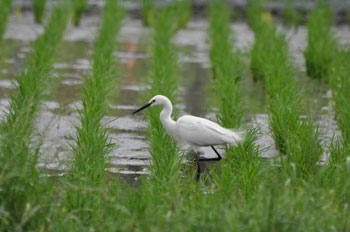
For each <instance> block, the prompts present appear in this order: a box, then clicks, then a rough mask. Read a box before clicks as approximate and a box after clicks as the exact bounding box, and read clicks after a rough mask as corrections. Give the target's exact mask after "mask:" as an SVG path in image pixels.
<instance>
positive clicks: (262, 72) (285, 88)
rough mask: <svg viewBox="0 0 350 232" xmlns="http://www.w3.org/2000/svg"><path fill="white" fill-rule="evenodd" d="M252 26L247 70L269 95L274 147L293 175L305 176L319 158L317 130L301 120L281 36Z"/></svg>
mask: <svg viewBox="0 0 350 232" xmlns="http://www.w3.org/2000/svg"><path fill="white" fill-rule="evenodd" d="M251 17H256V16H255V15H254V16H251ZM254 22H257V25H256V26H254V27H253V30H254V32H255V43H254V46H253V49H252V51H251V70H252V72H253V75H254V77H255V79H257V80H262V81H263V82H264V84H265V88H266V91H267V93H268V95H269V103H268V104H269V112H270V117H269V120H270V128H271V131H272V132H273V136H274V139H275V143H276V147H277V148H278V150H279V151H280V154H281V155H282V154H286V155H287V156H288V160H289V163H293V164H295V165H296V168H297V175H298V176H305V175H307V174H309V173H310V172H312V170H313V168H314V167H315V165H316V163H317V162H318V161H319V158H320V155H321V154H322V148H321V146H320V143H319V133H318V129H317V128H314V126H313V123H312V120H311V117H310V116H307V117H306V119H304V120H303V119H302V118H301V116H302V114H301V113H302V108H301V93H300V89H299V88H298V86H297V83H296V80H295V78H294V72H293V65H292V63H291V61H290V56H289V53H288V44H287V43H286V39H285V36H284V35H283V34H279V33H277V29H276V27H274V26H272V25H270V24H269V23H267V22H263V21H254ZM281 158H282V157H281ZM282 160H283V158H282Z"/></svg>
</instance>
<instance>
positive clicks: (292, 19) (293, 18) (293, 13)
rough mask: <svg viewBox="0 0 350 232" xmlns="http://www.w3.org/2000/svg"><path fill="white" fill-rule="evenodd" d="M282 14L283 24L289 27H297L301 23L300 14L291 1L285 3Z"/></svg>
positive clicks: (301, 17)
mask: <svg viewBox="0 0 350 232" xmlns="http://www.w3.org/2000/svg"><path fill="white" fill-rule="evenodd" d="M285 4H286V6H285V8H284V12H283V23H284V24H286V25H289V26H293V27H297V26H299V25H300V24H301V23H302V21H303V16H302V15H301V13H300V12H299V11H298V10H297V9H295V8H294V7H293V5H292V1H287V2H286V3H285Z"/></svg>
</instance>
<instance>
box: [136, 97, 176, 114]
mask: <svg viewBox="0 0 350 232" xmlns="http://www.w3.org/2000/svg"><path fill="white" fill-rule="evenodd" d="M169 103H170V105H171V102H170V100H169V99H168V98H167V97H165V96H163V95H156V96H154V97H153V98H152V99H151V100H149V101H148V103H147V104H146V105H144V106H142V107H140V108H139V109H137V110H136V111H135V112H133V113H132V114H136V113H137V112H140V111H141V110H144V109H146V108H148V107H150V106H157V105H162V106H164V105H166V104H169Z"/></svg>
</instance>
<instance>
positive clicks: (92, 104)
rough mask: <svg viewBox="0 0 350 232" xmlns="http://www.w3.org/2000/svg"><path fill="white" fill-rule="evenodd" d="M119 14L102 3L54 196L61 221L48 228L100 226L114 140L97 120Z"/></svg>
mask: <svg viewBox="0 0 350 232" xmlns="http://www.w3.org/2000/svg"><path fill="white" fill-rule="evenodd" d="M123 16H124V10H123V8H122V7H121V6H120V5H119V1H116V0H108V1H107V2H106V5H105V7H104V15H103V19H102V23H101V26H100V29H99V33H98V35H97V38H96V40H95V42H94V47H93V66H92V73H91V74H89V75H87V76H85V77H84V80H83V89H82V105H83V108H82V109H81V110H79V111H78V113H79V121H80V125H76V126H75V128H76V131H77V135H76V138H75V145H74V146H73V154H74V162H73V165H72V169H71V176H69V177H67V178H66V181H65V182H63V183H62V185H63V186H62V187H61V188H63V192H64V194H61V195H60V196H59V197H58V198H59V202H60V205H62V207H63V208H64V210H65V211H64V212H63V213H62V212H61V210H62V209H61V208H59V209H57V210H54V211H53V217H54V218H56V217H57V218H61V220H65V221H66V223H65V224H64V225H59V224H56V225H55V226H56V228H55V227H53V230H57V228H59V230H65V231H67V230H69V231H70V230H85V229H87V228H96V229H97V228H100V229H101V230H103V226H101V221H102V220H104V219H103V217H105V210H104V208H105V207H107V204H108V200H107V197H106V195H107V194H108V191H107V190H108V189H109V188H112V187H113V188H115V187H116V186H115V185H113V184H112V183H111V181H110V180H109V179H108V178H107V167H108V157H107V156H108V154H109V152H110V151H111V149H112V148H113V147H114V144H113V143H112V142H111V139H110V138H109V128H108V124H104V123H103V122H102V119H103V117H104V116H105V115H106V113H107V112H108V109H109V106H108V97H109V96H110V94H111V91H112V89H113V86H115V78H116V75H117V72H116V71H117V70H116V68H115V67H116V66H117V64H116V62H115V61H116V60H115V58H114V55H113V52H114V50H115V47H116V41H115V39H116V36H117V34H118V32H119V29H120V27H121V22H122V19H123ZM114 181H115V180H113V182H114ZM112 190H113V189H111V191H112ZM61 191H62V190H61ZM113 191H114V190H113ZM56 197H57V196H56ZM102 209H103V210H102ZM72 218H75V219H74V220H72Z"/></svg>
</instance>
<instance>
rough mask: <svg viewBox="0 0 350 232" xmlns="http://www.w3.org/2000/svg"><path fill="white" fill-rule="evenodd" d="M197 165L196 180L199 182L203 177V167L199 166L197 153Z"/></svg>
mask: <svg viewBox="0 0 350 232" xmlns="http://www.w3.org/2000/svg"><path fill="white" fill-rule="evenodd" d="M196 163H197V175H196V180H197V181H199V178H200V177H201V166H200V165H199V158H198V153H196Z"/></svg>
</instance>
